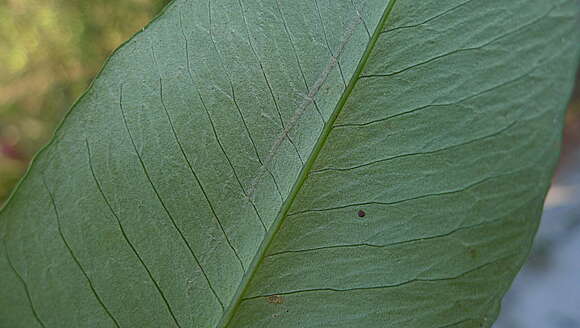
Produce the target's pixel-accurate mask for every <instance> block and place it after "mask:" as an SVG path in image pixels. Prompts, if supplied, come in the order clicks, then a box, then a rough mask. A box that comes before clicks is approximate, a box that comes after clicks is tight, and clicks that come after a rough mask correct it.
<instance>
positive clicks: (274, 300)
mask: <svg viewBox="0 0 580 328" xmlns="http://www.w3.org/2000/svg"><path fill="white" fill-rule="evenodd" d="M266 300H267V301H268V303H270V304H282V303H284V298H283V297H282V296H280V295H270V296H268V297H267V298H266Z"/></svg>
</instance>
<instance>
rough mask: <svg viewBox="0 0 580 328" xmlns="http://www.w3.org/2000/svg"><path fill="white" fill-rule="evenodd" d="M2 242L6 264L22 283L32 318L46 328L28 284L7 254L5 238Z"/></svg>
mask: <svg viewBox="0 0 580 328" xmlns="http://www.w3.org/2000/svg"><path fill="white" fill-rule="evenodd" d="M2 244H3V245H4V254H5V255H6V260H7V261H8V266H9V267H10V269H11V270H12V272H14V274H15V275H16V278H18V280H19V281H20V283H21V284H22V287H24V293H25V294H26V299H27V300H28V305H29V306H30V310H31V311H32V315H33V316H34V319H35V320H36V322H37V323H38V324H39V325H40V326H41V327H42V328H46V325H45V324H44V322H43V321H42V320H41V319H40V316H39V315H38V312H36V307H35V306H34V303H33V302H32V297H31V296H30V290H29V289H28V284H27V283H26V281H25V280H24V278H22V276H21V275H20V273H19V272H18V270H16V268H15V267H14V264H13V263H12V260H11V259H10V254H8V246H7V245H6V240H5V239H2Z"/></svg>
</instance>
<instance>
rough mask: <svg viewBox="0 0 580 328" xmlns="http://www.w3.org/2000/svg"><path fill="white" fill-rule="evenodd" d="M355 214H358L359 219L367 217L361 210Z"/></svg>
mask: <svg viewBox="0 0 580 328" xmlns="http://www.w3.org/2000/svg"><path fill="white" fill-rule="evenodd" d="M357 214H358V217H359V218H364V217H365V215H367V212H365V211H363V210H359V211H358V213H357Z"/></svg>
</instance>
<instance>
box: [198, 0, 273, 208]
mask: <svg viewBox="0 0 580 328" xmlns="http://www.w3.org/2000/svg"><path fill="white" fill-rule="evenodd" d="M211 1H212V0H208V16H209V17H208V18H209V36H210V39H211V42H212V45H213V48H214V50H215V52H216V54H217V57H218V60H219V61H220V64H221V66H222V69H223V71H224V74H225V75H226V77H227V79H228V81H229V83H230V88H231V92H232V100H233V102H234V105H235V107H236V109H237V111H238V114H239V115H240V118H241V120H242V124H243V125H244V128H245V129H246V132H247V134H248V138H249V139H250V142H251V144H252V147H253V148H254V153H255V154H256V158H257V159H258V162H259V163H260V166H261V167H263V166H264V162H263V161H262V158H261V157H260V153H259V152H258V147H257V145H256V143H255V142H254V138H253V137H252V133H251V132H250V129H249V127H248V124H247V122H246V119H245V118H244V115H243V113H242V109H241V108H240V106H239V104H238V102H237V100H236V93H235V89H234V84H233V82H232V79H231V77H230V75H229V73H228V70H227V69H226V66H225V64H224V61H223V59H222V56H221V54H220V52H219V50H218V48H217V44H216V42H215V39H214V36H213V25H212V14H211V13H212V10H211V8H212V7H211V4H212V2H211ZM267 173H269V175H270V176H271V177H272V181H273V182H274V186H275V187H276V191H277V192H278V195H279V196H280V199H283V198H284V197H283V196H282V192H281V191H280V186H279V185H278V181H276V177H275V176H274V174H273V173H272V172H271V171H270V170H269V169H268V170H267Z"/></svg>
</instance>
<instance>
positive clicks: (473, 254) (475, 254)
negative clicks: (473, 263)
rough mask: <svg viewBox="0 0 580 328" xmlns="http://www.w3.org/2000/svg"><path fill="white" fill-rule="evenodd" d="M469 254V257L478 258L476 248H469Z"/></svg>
mask: <svg viewBox="0 0 580 328" xmlns="http://www.w3.org/2000/svg"><path fill="white" fill-rule="evenodd" d="M467 252H468V253H469V256H471V258H475V257H476V256H477V250H476V249H475V248H471V247H470V248H469V249H468V250H467Z"/></svg>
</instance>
